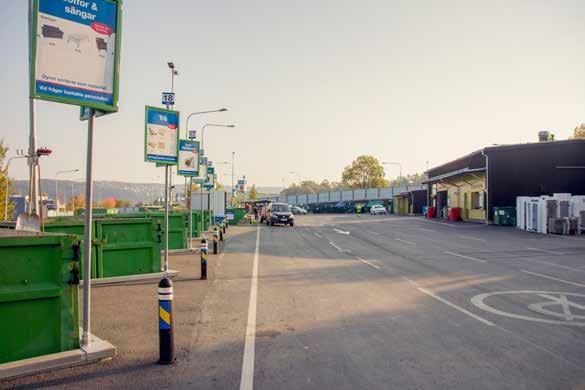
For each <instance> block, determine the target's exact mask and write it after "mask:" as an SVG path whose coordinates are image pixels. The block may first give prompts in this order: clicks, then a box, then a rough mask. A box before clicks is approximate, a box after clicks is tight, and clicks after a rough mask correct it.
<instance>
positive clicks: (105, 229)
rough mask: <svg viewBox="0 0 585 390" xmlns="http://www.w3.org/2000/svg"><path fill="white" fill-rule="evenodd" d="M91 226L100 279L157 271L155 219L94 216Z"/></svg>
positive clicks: (157, 254)
mask: <svg viewBox="0 0 585 390" xmlns="http://www.w3.org/2000/svg"><path fill="white" fill-rule="evenodd" d="M95 227H96V237H98V240H97V241H96V244H95V247H96V248H97V250H96V255H97V261H98V274H99V277H100V278H108V277H112V276H126V275H139V274H148V273H154V272H159V271H160V242H159V241H160V237H159V234H158V231H157V222H156V221H155V220H153V219H151V218H142V219H97V220H96V221H95Z"/></svg>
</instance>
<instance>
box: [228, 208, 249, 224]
mask: <svg viewBox="0 0 585 390" xmlns="http://www.w3.org/2000/svg"><path fill="white" fill-rule="evenodd" d="M228 213H232V214H233V215H234V218H233V219H230V220H229V221H228V223H229V224H230V225H237V224H238V223H240V221H241V220H242V219H243V218H244V217H245V216H246V209H244V208H228V209H226V214H228Z"/></svg>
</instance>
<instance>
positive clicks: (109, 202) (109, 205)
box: [97, 197, 116, 209]
mask: <svg viewBox="0 0 585 390" xmlns="http://www.w3.org/2000/svg"><path fill="white" fill-rule="evenodd" d="M97 205H98V207H103V208H106V209H113V208H114V207H116V198H113V197H109V198H106V199H102V200H100V201H99V202H98V203H97Z"/></svg>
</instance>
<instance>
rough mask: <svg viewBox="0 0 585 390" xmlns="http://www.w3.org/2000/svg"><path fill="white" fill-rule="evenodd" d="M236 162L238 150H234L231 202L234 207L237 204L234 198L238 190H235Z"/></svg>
mask: <svg viewBox="0 0 585 390" xmlns="http://www.w3.org/2000/svg"><path fill="white" fill-rule="evenodd" d="M235 163H236V152H232V202H231V203H232V204H231V206H232V207H235V205H236V202H235V199H234V197H235V194H236V191H235V190H234V170H235V168H234V164H235Z"/></svg>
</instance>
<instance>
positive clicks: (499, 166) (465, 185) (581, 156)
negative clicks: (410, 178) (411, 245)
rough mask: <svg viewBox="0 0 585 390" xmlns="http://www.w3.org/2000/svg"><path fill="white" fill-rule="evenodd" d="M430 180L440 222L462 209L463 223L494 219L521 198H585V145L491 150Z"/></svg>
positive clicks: (431, 174)
mask: <svg viewBox="0 0 585 390" xmlns="http://www.w3.org/2000/svg"><path fill="white" fill-rule="evenodd" d="M541 139H543V138H541ZM544 139H547V138H544ZM548 139H550V138H548ZM427 175H428V176H427V177H428V179H427V180H426V181H425V183H424V184H426V185H427V194H428V195H427V196H428V199H427V202H428V203H427V204H428V205H429V206H430V207H435V210H436V217H437V218H447V216H448V215H449V213H450V211H451V209H459V210H457V212H458V213H460V217H461V219H463V220H471V221H485V220H493V209H494V207H515V206H516V197H518V196H542V195H553V194H554V193H571V194H575V195H585V140H583V139H572V140H566V141H565V140H563V141H549V140H543V141H541V142H537V143H526V144H513V145H494V146H489V147H485V148H483V149H480V150H477V151H475V152H473V153H470V154H468V155H466V156H463V157H460V158H458V159H456V160H453V161H450V162H448V163H445V164H443V165H440V166H437V167H434V168H431V169H429V170H428V171H427Z"/></svg>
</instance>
